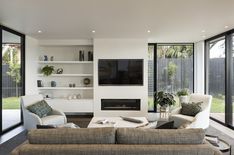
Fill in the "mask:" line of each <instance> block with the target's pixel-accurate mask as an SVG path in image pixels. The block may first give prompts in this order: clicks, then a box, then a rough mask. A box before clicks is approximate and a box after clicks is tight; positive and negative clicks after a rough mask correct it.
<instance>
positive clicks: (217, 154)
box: [204, 140, 223, 155]
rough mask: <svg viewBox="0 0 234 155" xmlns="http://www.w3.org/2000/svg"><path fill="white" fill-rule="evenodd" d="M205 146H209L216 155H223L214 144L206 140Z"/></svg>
mask: <svg viewBox="0 0 234 155" xmlns="http://www.w3.org/2000/svg"><path fill="white" fill-rule="evenodd" d="M204 144H207V145H209V146H210V147H211V148H212V150H213V151H214V155H223V153H222V152H220V151H219V150H218V149H217V148H215V147H214V146H213V145H212V144H210V143H209V142H208V141H206V140H204Z"/></svg>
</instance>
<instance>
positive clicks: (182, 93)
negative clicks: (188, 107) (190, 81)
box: [177, 89, 189, 104]
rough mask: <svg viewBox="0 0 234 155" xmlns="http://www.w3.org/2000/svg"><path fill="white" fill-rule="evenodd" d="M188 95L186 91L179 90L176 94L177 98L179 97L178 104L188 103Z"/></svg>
mask: <svg viewBox="0 0 234 155" xmlns="http://www.w3.org/2000/svg"><path fill="white" fill-rule="evenodd" d="M188 95H189V90H188V89H181V90H180V91H178V92H177V96H178V97H179V101H180V104H181V103H187V102H188Z"/></svg>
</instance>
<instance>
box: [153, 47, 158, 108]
mask: <svg viewBox="0 0 234 155" xmlns="http://www.w3.org/2000/svg"><path fill="white" fill-rule="evenodd" d="M157 48H158V45H157V44H154V92H156V91H157V89H158V88H157V81H158V80H157V79H158V78H157V75H158V74H157V72H158V68H157V67H158V65H157V62H158V61H157V58H158V57H157ZM154 111H155V112H157V105H156V104H154Z"/></svg>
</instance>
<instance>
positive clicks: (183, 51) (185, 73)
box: [156, 43, 194, 106]
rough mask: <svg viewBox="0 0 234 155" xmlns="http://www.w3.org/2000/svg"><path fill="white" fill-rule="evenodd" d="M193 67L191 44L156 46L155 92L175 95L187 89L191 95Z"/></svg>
mask: <svg viewBox="0 0 234 155" xmlns="http://www.w3.org/2000/svg"><path fill="white" fill-rule="evenodd" d="M193 65H194V63H193V44H180V43H179V44H157V83H156V85H157V86H156V87H157V91H164V92H169V93H173V94H176V93H177V91H179V90H181V89H188V90H189V91H190V93H192V92H193V85H194V80H193V79H194V76H193V75H194V74H193V70H194V68H193ZM176 100H177V102H176V103H177V106H178V105H179V104H178V103H179V101H178V98H176Z"/></svg>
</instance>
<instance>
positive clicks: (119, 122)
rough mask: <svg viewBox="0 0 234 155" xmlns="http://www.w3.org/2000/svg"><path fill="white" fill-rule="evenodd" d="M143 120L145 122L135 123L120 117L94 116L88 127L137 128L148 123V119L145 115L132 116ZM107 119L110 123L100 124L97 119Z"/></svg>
mask: <svg viewBox="0 0 234 155" xmlns="http://www.w3.org/2000/svg"><path fill="white" fill-rule="evenodd" d="M131 118H135V119H139V120H141V121H143V123H133V122H128V121H125V120H123V119H122V118H120V117H93V118H92V120H91V121H90V123H89V125H88V128H103V127H115V128H137V127H144V126H146V125H148V123H149V122H148V120H147V119H146V118H145V117H131ZM100 120H107V121H108V122H109V123H106V124H98V123H97V121H100Z"/></svg>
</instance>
